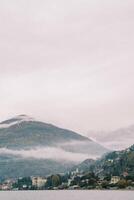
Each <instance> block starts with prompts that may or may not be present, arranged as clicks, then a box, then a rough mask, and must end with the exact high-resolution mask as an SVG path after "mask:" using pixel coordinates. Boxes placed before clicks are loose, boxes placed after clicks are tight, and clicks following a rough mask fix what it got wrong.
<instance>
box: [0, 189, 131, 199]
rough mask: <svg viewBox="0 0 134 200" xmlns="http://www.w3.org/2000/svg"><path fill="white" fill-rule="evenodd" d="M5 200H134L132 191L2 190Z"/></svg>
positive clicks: (0, 194) (1, 194) (1, 197)
mask: <svg viewBox="0 0 134 200" xmlns="http://www.w3.org/2000/svg"><path fill="white" fill-rule="evenodd" d="M0 199H3V200H32V199H33V200H44V199H47V200H59V199H60V200H62V199H63V200H81V199H84V200H96V199H99V200H103V199H106V200H133V199H134V192H131V191H87V190H86V191H76V190H75V191H38V192H36V191H34V192H33V191H28V192H27V191H23V192H22V191H21V192H20V191H19V192H1V193H0Z"/></svg>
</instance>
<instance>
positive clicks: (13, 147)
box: [0, 115, 108, 177]
mask: <svg viewBox="0 0 134 200" xmlns="http://www.w3.org/2000/svg"><path fill="white" fill-rule="evenodd" d="M107 151H108V150H107V149H106V148H104V147H103V146H101V145H99V144H97V143H95V142H94V141H92V140H90V139H89V138H87V137H84V136H82V135H80V134H78V133H75V132H73V131H70V130H66V129H61V128H58V127H56V126H54V125H52V124H47V123H44V122H40V121H36V120H34V119H33V118H31V117H28V116H26V115H19V116H16V117H14V118H12V119H9V120H6V121H3V122H1V123H0V166H1V168H0V177H5V176H8V177H19V176H28V175H29V176H31V175H42V174H44V175H47V174H51V173H60V172H64V171H65V170H67V169H70V168H71V167H72V166H74V165H76V163H80V162H82V161H83V160H85V159H87V158H96V157H100V156H101V155H103V154H104V153H105V152H107Z"/></svg>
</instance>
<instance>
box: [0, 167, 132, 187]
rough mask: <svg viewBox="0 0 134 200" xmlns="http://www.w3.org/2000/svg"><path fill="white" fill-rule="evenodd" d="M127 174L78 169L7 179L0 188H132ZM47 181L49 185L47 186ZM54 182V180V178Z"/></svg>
mask: <svg viewBox="0 0 134 200" xmlns="http://www.w3.org/2000/svg"><path fill="white" fill-rule="evenodd" d="M127 175H128V174H127V173H126V172H125V173H124V179H122V177H119V176H111V177H110V179H109V180H108V179H107V177H98V176H95V175H94V174H93V173H90V172H87V173H85V172H81V171H79V170H78V169H76V170H75V171H72V172H69V173H68V174H62V175H52V176H49V177H40V176H37V177H25V178H19V179H8V180H5V181H2V182H1V183H0V190H37V189H40V190H45V189H56V190H58V189H70V190H71V189H72V190H73V189H120V188H126V189H134V182H133V181H132V180H131V181H126V180H125V177H126V176H127ZM54 176H55V178H57V176H58V181H59V180H60V182H59V183H58V182H57V185H55V184H54V185H53V181H54V178H52V177H54ZM48 182H49V184H50V185H49V186H48ZM55 183H56V180H55Z"/></svg>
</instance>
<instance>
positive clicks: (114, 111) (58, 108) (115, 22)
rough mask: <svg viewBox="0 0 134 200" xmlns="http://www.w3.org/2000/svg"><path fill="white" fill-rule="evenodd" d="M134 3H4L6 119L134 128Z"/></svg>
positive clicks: (1, 93) (0, 61) (0, 77)
mask: <svg viewBox="0 0 134 200" xmlns="http://www.w3.org/2000/svg"><path fill="white" fill-rule="evenodd" d="M133 54H134V1H133V0H127V1H126V0H67V1H65V0H12V1H10V0H0V121H3V120H5V119H7V118H10V117H13V116H15V115H19V114H27V115H29V116H31V117H34V118H36V119H38V120H42V121H44V122H48V123H53V124H55V125H57V126H60V127H64V128H68V129H72V130H75V131H78V132H80V133H82V134H85V135H86V134H87V132H88V130H99V131H100V130H115V129H116V128H120V127H125V126H128V125H130V124H133V123H134V78H133V76H134V56H133Z"/></svg>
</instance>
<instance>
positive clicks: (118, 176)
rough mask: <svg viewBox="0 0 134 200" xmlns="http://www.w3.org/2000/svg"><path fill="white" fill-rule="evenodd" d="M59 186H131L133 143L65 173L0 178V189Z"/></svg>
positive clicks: (119, 187) (133, 167)
mask: <svg viewBox="0 0 134 200" xmlns="http://www.w3.org/2000/svg"><path fill="white" fill-rule="evenodd" d="M85 165H87V166H86V168H85ZM82 166H84V168H83V169H82ZM62 189H69V190H73V189H128V190H134V145H133V146H131V147H130V148H128V149H126V150H124V151H118V152H111V153H108V154H107V155H105V156H104V157H103V158H101V159H100V160H97V161H94V162H93V160H89V161H88V160H86V161H85V162H83V163H81V165H78V166H77V167H76V168H75V169H74V170H71V171H69V172H67V173H65V174H54V175H50V176H47V177H40V176H33V177H20V178H18V179H8V180H1V183H0V190H62Z"/></svg>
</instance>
